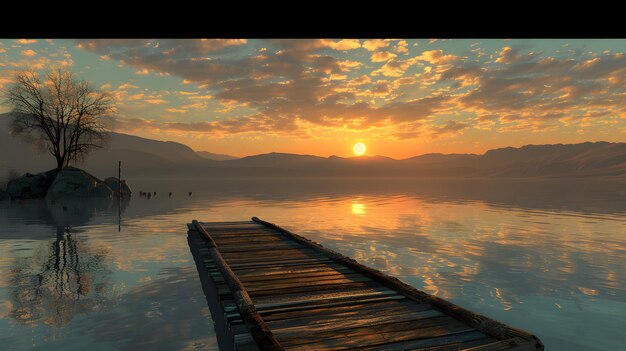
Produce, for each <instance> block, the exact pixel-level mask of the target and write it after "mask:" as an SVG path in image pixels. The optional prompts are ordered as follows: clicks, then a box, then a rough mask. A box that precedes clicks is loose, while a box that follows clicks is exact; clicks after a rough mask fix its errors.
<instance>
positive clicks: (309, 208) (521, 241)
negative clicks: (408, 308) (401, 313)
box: [0, 179, 626, 350]
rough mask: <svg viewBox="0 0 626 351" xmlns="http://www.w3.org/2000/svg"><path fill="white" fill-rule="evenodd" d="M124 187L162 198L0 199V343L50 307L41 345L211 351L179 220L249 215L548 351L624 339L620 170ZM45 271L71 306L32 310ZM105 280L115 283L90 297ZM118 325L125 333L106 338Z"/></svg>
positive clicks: (625, 194) (624, 210)
mask: <svg viewBox="0 0 626 351" xmlns="http://www.w3.org/2000/svg"><path fill="white" fill-rule="evenodd" d="M131 184H132V185H133V187H135V188H137V189H145V190H151V191H152V192H154V191H157V192H158V194H165V195H162V196H157V197H154V196H152V197H151V198H150V199H148V198H147V197H134V198H132V199H131V200H130V203H129V202H125V203H124V204H122V206H118V205H117V204H116V202H115V201H114V202H113V203H108V202H106V201H105V202H102V203H99V202H96V203H92V204H86V203H80V202H79V203H69V204H62V203H57V204H50V203H45V202H27V201H24V202H13V203H11V204H7V203H0V228H2V229H1V230H0V270H1V271H2V274H0V346H8V347H12V346H15V345H18V346H21V347H17V348H27V346H28V345H29V344H25V343H22V342H21V341H18V339H19V338H20V337H28V336H30V335H31V334H37V333H41V334H44V335H47V334H46V333H45V332H42V331H38V332H33V330H38V329H33V328H34V327H31V326H30V325H29V324H28V323H30V322H28V321H34V322H33V323H39V322H42V321H44V320H45V319H46V318H51V320H58V321H57V322H55V323H57V324H58V325H62V326H61V327H59V328H57V329H59V330H60V331H61V329H62V330H65V331H66V335H64V336H62V335H57V336H55V337H54V338H47V339H46V338H44V339H45V340H44V341H40V344H44V345H45V346H46V348H47V349H51V350H55V349H59V350H63V349H67V346H68V345H75V346H73V347H80V346H84V347H90V346H91V345H92V344H94V343H97V344H98V345H101V346H102V345H104V346H102V347H104V348H121V349H133V348H141V347H143V346H145V347H150V348H157V349H185V348H199V349H208V350H215V349H216V348H217V346H216V345H217V342H216V341H215V339H214V338H213V335H214V330H213V325H212V324H211V320H210V318H209V312H208V311H207V310H206V300H204V296H203V294H202V290H201V286H200V284H199V282H198V275H197V272H196V271H195V266H194V262H193V260H192V257H191V255H190V253H189V247H188V245H187V242H186V235H185V234H186V227H185V223H187V222H189V221H190V220H191V219H194V218H196V219H200V220H215V221H221V220H242V219H246V218H249V217H252V216H258V217H260V218H263V219H267V220H270V221H273V222H276V223H279V224H281V225H283V226H285V227H287V228H288V229H291V230H293V231H295V232H296V233H299V234H303V235H305V236H307V237H308V238H310V239H312V240H315V241H318V242H321V243H322V244H323V245H325V246H328V247H330V248H332V249H335V250H338V251H340V252H342V253H344V254H346V255H348V256H351V257H353V258H355V259H358V260H359V261H361V262H364V263H366V264H368V265H371V266H374V267H376V268H378V269H381V270H383V271H385V272H387V273H389V274H392V275H394V276H397V277H399V278H401V279H402V280H404V281H405V282H407V283H409V284H411V285H413V286H415V287H418V288H420V289H423V290H425V291H428V292H429V293H432V294H436V295H438V296H441V297H445V298H448V299H451V300H453V301H454V302H456V303H459V304H461V305H463V306H465V307H468V308H470V309H472V310H476V311H478V312H480V313H484V314H486V315H489V316H491V317H494V318H496V319H500V320H503V321H505V322H507V323H509V324H511V325H514V326H517V327H520V328H525V329H529V330H531V331H533V332H535V333H537V334H538V335H539V336H540V337H541V338H542V340H543V341H544V342H545V344H546V345H547V347H548V349H550V350H589V349H599V350H613V349H618V348H619V347H620V346H618V345H622V344H623V341H624V340H623V337H622V336H621V335H622V332H621V329H622V326H623V325H624V324H626V317H625V316H626V265H624V262H626V238H624V236H623V233H625V232H626V186H624V183H623V182H621V183H620V182H611V181H606V182H580V181H575V180H571V181H554V180H543V181H519V180H513V181H508V182H507V181H503V180H473V181H465V180H454V181H444V180H424V179H419V180H416V179H405V180H402V179H395V180H393V181H391V182H390V181H387V180H372V179H368V180H348V179H331V180H328V179H325V180H319V179H317V180H294V179H281V180H271V179H266V180H260V181H252V180H238V181H227V180H217V179H213V180H196V181H192V180H184V181H181V180H133V181H132V182H131ZM189 191H193V197H189V196H188V192H189ZM170 192H172V196H171V197H170V196H168V195H169V193H170ZM118 211H119V212H122V230H121V232H120V233H118V232H117V229H118V227H117V226H118ZM59 228H60V230H58V229H59ZM68 228H69V230H68ZM64 250H65V251H64ZM74 252H76V253H78V254H77V255H75V256H73V253H74ZM57 255H58V257H57ZM98 255H100V257H99V258H98ZM90 260H92V261H94V262H95V263H93V264H92V265H91V266H88V267H83V268H81V269H80V277H81V278H78V275H79V274H77V272H76V271H75V270H74V269H73V268H72V267H73V265H75V263H76V261H78V262H79V265H82V264H83V263H85V264H86V262H89V261H90ZM57 261H58V263H59V266H58V267H59V270H58V271H57V270H56V265H55V262H57ZM46 265H47V266H46ZM46 267H49V268H46ZM89 269H92V271H91V272H90V271H89ZM14 271H15V272H14ZM5 272H6V273H5ZM18 272H23V273H20V274H18ZM41 272H47V273H45V274H44V276H46V277H48V278H46V279H44V281H45V284H43V286H45V287H46V289H48V292H47V293H48V294H49V295H50V294H52V292H55V291H61V292H63V291H64V293H63V294H58V295H55V296H54V297H53V296H48V297H47V298H46V299H40V300H41V301H52V302H49V303H48V302H46V303H47V305H46V306H55V304H57V305H59V306H66V307H67V308H66V309H67V311H70V312H68V313H69V315H62V314H61V315H57V314H56V312H54V311H52V312H45V311H44V312H42V311H40V310H41V308H42V307H41V306H42V305H41V304H40V305H37V304H36V303H33V302H32V301H37V299H34V298H32V296H34V295H35V291H36V290H37V286H38V284H37V283H38V280H37V277H38V276H37V274H39V273H41ZM57 272H59V273H57ZM86 272H87V273H86ZM14 273H15V274H16V275H20V276H22V277H23V278H20V279H18V280H19V281H21V282H22V283H19V284H17V285H21V286H24V288H23V289H22V290H24V291H25V292H26V293H25V294H24V295H25V296H26V297H23V298H21V299H22V300H18V298H17V297H14V290H18V289H16V287H15V286H14V283H13V281H9V280H10V279H13V274H14ZM9 277H10V279H9ZM57 281H59V282H62V283H63V289H59V288H57V285H56V284H57ZM105 281H108V284H106V285H109V286H111V287H112V289H113V290H115V293H109V292H106V291H102V293H101V295H100V296H98V295H95V291H96V289H97V288H96V287H97V286H98V285H99V284H101V283H103V282H105ZM16 282H17V281H16ZM42 289H43V288H42ZM55 289H58V290H55ZM68 289H69V290H68ZM64 294H65V295H67V296H65V295H64ZM29 296H30V297H29ZM92 296H93V298H94V302H93V303H94V304H95V305H100V304H101V305H102V306H106V308H101V307H100V308H99V309H93V310H90V309H89V307H81V306H80V305H81V303H82V302H83V300H86V299H89V298H90V297H92ZM63 298H64V299H65V300H62V302H54V301H56V300H54V299H57V300H59V299H63ZM95 300H97V301H95ZM19 301H23V302H19ZM72 304H74V305H76V306H74V307H72V306H69V305H72ZM33 305H34V306H35V307H29V308H28V309H25V308H26V307H23V306H27V307H28V306H33ZM21 309H25V310H24V311H28V312H27V313H26V315H27V314H28V313H30V314H32V315H33V317H30V319H29V318H25V319H24V320H25V321H27V322H28V323H27V322H20V317H19V316H20V315H21V314H20V313H19V312H17V311H20V310H21ZM31 310H33V311H34V312H31ZM13 311H15V313H14V312H13ZM38 311H39V312H38ZM37 313H39V314H38V315H37ZM46 313H47V314H49V316H46ZM51 316H54V317H51ZM39 324H44V323H39ZM44 325H46V326H47V324H44ZM107 327H108V329H107V330H105V329H106V328H107ZM581 330H584V331H585V332H581ZM3 333H4V334H3ZM156 334H158V335H156ZM114 335H120V336H121V337H120V340H121V341H115V342H113V341H111V339H114ZM52 339H54V340H56V341H54V342H53V341H51V340H52ZM152 340H156V341H157V342H152ZM173 340H178V341H173ZM77 345H79V346H77ZM161 346H163V347H161ZM0 348H2V347H0Z"/></svg>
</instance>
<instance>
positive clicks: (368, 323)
mask: <svg viewBox="0 0 626 351" xmlns="http://www.w3.org/2000/svg"><path fill="white" fill-rule="evenodd" d="M442 316H444V314H443V313H441V312H439V311H435V310H426V311H420V312H403V313H396V314H376V315H374V316H369V317H363V318H359V319H346V318H345V317H344V316H338V317H337V318H330V319H317V320H312V321H309V322H307V323H304V324H300V325H293V326H287V327H279V326H276V325H270V324H268V325H270V328H271V329H272V332H273V333H274V335H275V336H276V338H277V339H278V340H279V341H281V340H283V339H282V338H284V337H289V336H294V335H299V334H302V333H321V332H328V331H334V332H336V331H338V330H343V329H355V328H360V327H373V326H377V325H383V324H389V323H401V322H410V321H415V320H420V319H428V318H435V317H442ZM338 326H341V327H340V328H338Z"/></svg>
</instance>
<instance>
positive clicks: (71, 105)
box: [0, 69, 132, 201]
mask: <svg viewBox="0 0 626 351" xmlns="http://www.w3.org/2000/svg"><path fill="white" fill-rule="evenodd" d="M14 78H15V79H14V81H15V83H14V84H13V85H11V86H10V87H9V89H7V90H6V91H5V98H6V103H7V104H8V105H9V106H10V107H11V112H10V117H11V122H10V126H11V132H12V134H13V135H14V136H17V137H21V138H23V139H25V140H28V141H31V142H33V143H35V144H37V145H38V146H40V148H41V149H43V150H47V151H48V153H49V154H51V155H52V156H54V158H55V159H56V164H57V167H56V169H53V170H49V171H47V172H41V173H37V174H30V173H26V174H24V175H22V176H20V177H17V178H14V179H11V180H9V182H8V183H7V187H6V191H2V190H0V200H7V199H36V198H45V199H47V200H51V201H54V200H58V199H61V198H87V197H97V198H103V197H104V198H110V197H113V196H116V197H125V196H130V194H131V193H132V192H131V190H130V187H129V186H128V185H127V184H126V181H123V180H120V179H118V178H115V177H109V178H106V179H105V180H100V179H98V178H96V177H95V176H93V175H91V174H89V173H88V172H86V171H84V170H82V169H79V168H76V167H73V166H71V164H72V163H73V162H76V161H81V160H84V159H85V157H87V155H88V154H89V153H90V152H91V151H93V150H94V149H96V148H101V147H103V145H104V144H106V141H107V136H108V134H109V129H108V128H107V120H108V119H109V118H110V117H111V115H112V114H113V113H115V100H114V98H113V95H112V94H111V93H110V92H105V91H100V90H98V89H96V88H94V87H93V86H92V84H91V83H89V82H87V81H85V80H79V79H77V78H76V77H75V75H74V73H73V72H71V71H68V70H62V69H55V70H51V71H48V72H45V73H43V74H39V73H37V72H35V71H21V72H17V73H16V74H15V77H14Z"/></svg>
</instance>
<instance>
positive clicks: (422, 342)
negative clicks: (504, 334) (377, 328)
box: [348, 331, 495, 351]
mask: <svg viewBox="0 0 626 351" xmlns="http://www.w3.org/2000/svg"><path fill="white" fill-rule="evenodd" d="M494 340H495V339H493V338H487V337H485V334H483V333H481V332H478V331H468V332H463V333H456V334H452V335H447V336H440V337H435V338H417V339H412V340H406V341H400V342H394V343H386V344H381V345H373V346H364V347H356V348H350V349H348V350H350V351H406V350H421V351H426V350H428V351H434V350H438V351H443V350H450V351H452V350H455V351H456V350H467V349H468V348H471V347H474V346H479V345H482V344H485V343H487V344H488V343H491V342H493V341H494Z"/></svg>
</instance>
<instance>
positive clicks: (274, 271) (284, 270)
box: [237, 262, 354, 278]
mask: <svg viewBox="0 0 626 351" xmlns="http://www.w3.org/2000/svg"><path fill="white" fill-rule="evenodd" d="M316 270H317V271H328V270H336V271H338V272H354V271H353V270H352V269H350V268H348V267H345V266H341V265H338V264H336V263H333V262H328V263H319V264H313V265H302V266H298V265H291V266H285V267H283V266H279V267H267V268H263V269H262V270H259V269H255V268H248V269H244V268H241V269H238V270H237V276H238V277H242V278H245V277H247V276H256V275H258V276H265V275H288V274H290V273H292V272H294V273H300V272H302V273H306V272H315V271H316Z"/></svg>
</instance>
